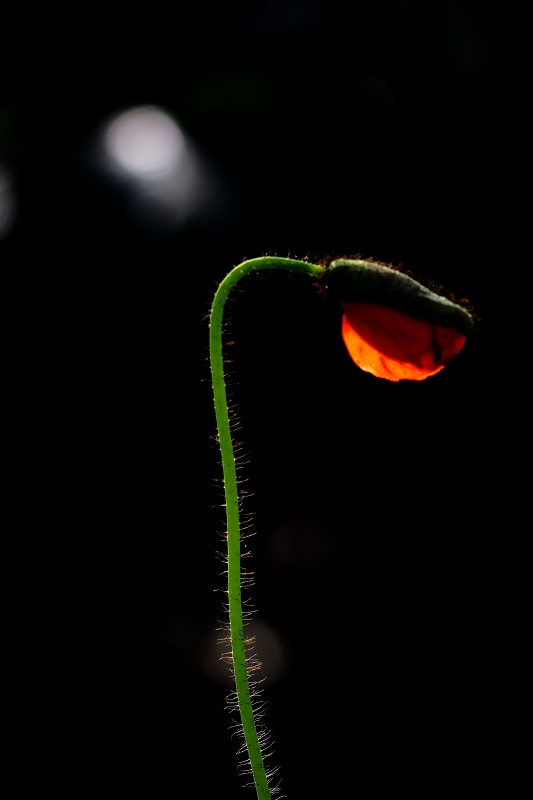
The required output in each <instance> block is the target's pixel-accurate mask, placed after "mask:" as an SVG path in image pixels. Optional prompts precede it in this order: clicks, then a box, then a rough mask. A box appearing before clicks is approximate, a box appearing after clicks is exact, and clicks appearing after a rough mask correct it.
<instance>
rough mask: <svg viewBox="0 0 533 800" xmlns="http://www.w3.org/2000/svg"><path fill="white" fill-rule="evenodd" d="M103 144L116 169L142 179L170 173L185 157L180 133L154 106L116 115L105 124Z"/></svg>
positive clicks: (183, 143)
mask: <svg viewBox="0 0 533 800" xmlns="http://www.w3.org/2000/svg"><path fill="white" fill-rule="evenodd" d="M104 142H105V149H106V151H107V154H108V155H109V156H110V158H111V159H112V160H113V161H114V162H115V163H116V164H117V165H118V166H120V167H121V168H122V169H123V170H125V171H126V172H128V173H130V174H131V175H134V176H136V177H138V178H144V179H150V178H152V177H153V178H160V177H163V176H164V175H168V174H170V173H172V172H173V171H174V170H175V169H176V168H177V167H178V165H179V163H180V161H181V160H182V158H183V156H184V154H185V138H184V136H183V134H182V132H181V130H180V129H179V127H178V126H177V125H176V123H175V122H174V120H173V119H172V117H170V116H169V115H168V114H166V113H165V112H164V111H162V110H161V109H159V108H157V107H156V106H138V107H136V108H131V109H129V110H128V111H124V112H123V113H122V114H119V115H118V116H117V117H115V118H114V119H113V120H111V122H110V123H109V124H108V126H107V129H106V131H105V134H104Z"/></svg>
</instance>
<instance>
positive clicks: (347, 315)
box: [342, 302, 465, 381]
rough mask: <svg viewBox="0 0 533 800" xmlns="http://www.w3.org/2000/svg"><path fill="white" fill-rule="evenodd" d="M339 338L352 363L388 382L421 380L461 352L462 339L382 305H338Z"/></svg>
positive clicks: (436, 326)
mask: <svg viewBox="0 0 533 800" xmlns="http://www.w3.org/2000/svg"><path fill="white" fill-rule="evenodd" d="M342 307H343V310H344V317H343V320H342V337H343V339H344V343H345V345H346V347H347V349H348V352H349V354H350V356H351V357H352V359H353V360H354V361H355V363H356V364H357V365H358V366H359V367H360V368H361V369H363V370H365V372H371V373H372V375H375V376H376V377H378V378H385V379H386V380H389V381H400V380H414V381H422V380H424V379H425V378H428V377H429V376H430V375H435V374H436V373H437V372H440V370H441V369H443V367H444V366H445V365H446V364H447V363H448V361H450V359H451V358H452V357H453V356H454V355H455V354H456V353H458V352H459V350H461V348H462V347H463V346H464V343H465V336H464V335H463V334H462V333H459V332H458V331H456V330H455V329H454V328H447V327H444V326H442V325H433V324H431V323H430V322H424V321H422V320H419V319H415V318H413V317H410V316H408V315H407V314H404V313H402V312H401V311H395V310H393V309H391V308H386V307H384V306H377V305H372V304H370V303H348V302H344V303H343V304H342Z"/></svg>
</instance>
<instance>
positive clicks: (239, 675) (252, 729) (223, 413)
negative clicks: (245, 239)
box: [209, 256, 325, 800]
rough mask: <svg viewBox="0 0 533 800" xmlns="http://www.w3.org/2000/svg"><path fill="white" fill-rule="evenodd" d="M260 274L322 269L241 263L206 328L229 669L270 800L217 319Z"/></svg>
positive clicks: (261, 785)
mask: <svg viewBox="0 0 533 800" xmlns="http://www.w3.org/2000/svg"><path fill="white" fill-rule="evenodd" d="M262 269H286V270H290V271H293V272H304V273H306V274H307V275H310V276H311V277H315V278H318V277H319V276H321V275H322V274H323V273H324V271H325V270H324V267H319V266H317V265H316V264H308V263H307V262H305V261H295V260H293V259H291V258H277V257H271V256H265V257H264V258H254V259H251V260H250V261H244V262H243V263H242V264H239V266H237V267H235V268H234V269H233V270H232V271H231V272H230V273H229V274H228V275H226V277H225V278H224V280H223V281H222V283H221V284H220V285H219V287H218V290H217V292H216V294H215V298H214V300H213V305H212V307H211V317H210V322H209V352H210V359H211V376H212V380H213V394H214V400H215V413H216V420H217V429H218V439H219V444H220V451H221V455H222V468H223V474H224V493H225V498H226V520H227V531H228V603H229V621H230V633H231V652H232V657H233V668H234V673H235V683H236V689H237V698H238V704H239V711H240V714H241V721H242V727H243V731H244V738H245V741H246V747H247V749H248V755H249V758H250V765H251V769H252V773H253V777H254V782H255V787H256V790H257V797H258V798H259V800H270V790H269V787H268V780H267V775H266V772H265V766H264V763H263V757H262V754H261V747H260V744H259V740H258V736H257V730H256V726H255V720H254V713H253V708H252V701H251V697H250V685H249V682H248V671H247V667H246V652H245V645H244V632H243V613H242V602H241V565H240V522H239V495H238V490H237V475H236V471H235V455H234V452H233V443H232V440H231V432H230V424H229V415H228V404H227V398H226V386H225V382H224V366H223V356H222V318H223V312H224V305H225V303H226V300H227V297H228V295H229V293H230V291H231V289H232V288H233V286H235V284H236V283H237V281H239V280H240V279H241V278H242V277H243V276H244V275H246V274H248V273H250V272H255V271H257V270H262Z"/></svg>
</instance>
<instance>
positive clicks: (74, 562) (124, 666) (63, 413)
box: [0, 0, 532, 800]
mask: <svg viewBox="0 0 533 800" xmlns="http://www.w3.org/2000/svg"><path fill="white" fill-rule="evenodd" d="M124 13H125V12H124ZM168 14H169V12H168V11H167V10H163V9H159V10H157V9H156V8H153V9H151V10H150V13H148V12H147V13H146V16H145V17H144V16H143V18H142V19H140V18H137V17H134V15H133V14H131V15H130V16H127V15H126V14H125V16H124V17H120V16H118V17H117V18H111V17H110V16H109V11H106V14H104V15H103V16H102V17H101V18H100V17H98V16H97V15H96V14H95V15H94V16H90V15H89V14H88V15H87V18H83V19H81V18H80V21H79V22H76V23H74V22H73V24H72V27H71V28H70V30H69V33H68V34H65V36H64V37H59V39H60V40H61V41H60V46H59V47H58V46H56V43H57V42H59V39H58V37H57V34H56V38H54V39H53V40H52V41H51V42H50V41H48V40H47V39H46V37H45V39H44V41H43V43H41V49H40V50H39V57H37V56H36V57H35V67H34V69H35V87H36V91H35V92H33V93H30V94H31V96H28V97H25V98H20V97H19V96H18V93H17V92H16V91H12V90H10V89H9V86H8V87H7V89H6V91H5V97H4V100H3V101H2V103H3V104H2V109H3V112H2V113H3V117H2V119H3V120H4V123H3V127H2V133H1V134H0V136H1V138H0V157H1V160H2V163H3V164H4V165H5V166H6V167H7V168H9V170H10V172H11V174H12V176H13V178H14V191H15V193H16V197H17V204H18V206H17V209H18V210H17V218H16V221H15V224H14V226H13V228H12V230H11V232H10V233H9V235H7V236H6V238H5V239H4V240H3V241H2V242H1V243H0V249H1V251H2V252H1V255H2V264H3V269H2V282H3V289H4V292H3V294H4V301H3V303H4V316H5V320H6V323H7V325H6V329H5V330H6V333H5V351H4V352H5V364H6V369H5V378H6V379H5V383H4V395H5V396H6V397H7V401H8V404H7V408H8V410H7V412H6V414H5V417H4V421H5V429H6V433H7V435H6V440H7V442H8V448H7V453H8V465H9V475H10V478H9V487H10V490H11V494H12V495H14V497H15V498H16V509H17V510H16V524H15V526H11V525H10V526H9V527H8V529H7V533H6V535H5V537H4V546H5V561H4V564H5V566H4V569H5V572H6V578H7V581H6V583H7V585H8V587H9V591H8V600H7V603H6V610H5V616H6V620H7V622H6V625H7V627H8V628H9V630H10V631H12V633H13V642H14V644H13V645H12V646H10V648H9V655H8V660H9V662H10V663H11V664H12V665H13V670H12V674H13V678H12V679H10V682H9V685H8V688H7V700H8V705H10V706H11V705H13V706H14V708H15V712H14V714H13V718H12V722H10V723H9V724H10V726H11V727H10V731H11V730H12V735H11V736H10V738H11V741H12V743H13V760H14V763H16V764H18V763H19V760H20V768H19V771H18V775H19V778H18V779H19V781H21V782H22V785H24V784H25V782H30V781H33V780H38V781H39V782H42V783H43V784H44V785H50V786H54V787H55V791H56V793H59V794H62V793H67V792H68V793H69V794H72V792H73V791H74V793H78V792H79V790H80V789H85V788H87V787H91V788H92V789H93V790H94V789H96V790H98V791H101V790H105V791H108V790H109V789H110V790H111V791H113V792H118V793H119V794H126V793H128V794H131V793H135V794H136V793H139V794H143V795H146V794H149V795H151V796H157V797H167V796H168V797H175V796H177V795H180V794H181V795H183V796H192V797H196V796H202V797H204V796H205V797H210V796H213V797H214V796H217V797H219V798H226V797H227V798H233V797H238V796H240V795H241V794H242V796H243V797H245V796H250V797H251V796H252V793H251V792H250V790H247V791H242V790H241V789H240V788H239V786H240V783H241V780H240V779H239V778H238V777H237V769H236V757H235V751H236V747H237V746H236V743H235V740H231V739H230V735H229V732H228V727H229V724H230V721H229V718H228V715H227V713H226V712H225V711H224V696H225V693H226V689H225V688H224V686H223V685H221V684H219V683H217V682H216V681H215V680H213V679H212V678H209V677H208V675H207V673H206V669H205V665H204V666H202V664H204V661H203V660H202V659H204V655H202V654H205V652H206V647H207V648H208V644H206V643H208V642H209V641H210V640H211V639H212V638H213V637H214V636H215V633H214V630H215V628H216V627H217V619H221V618H222V612H221V611H220V601H221V599H222V595H221V594H220V593H219V592H218V591H217V590H219V589H220V588H221V587H222V585H223V584H222V581H223V579H222V577H220V576H219V575H218V572H219V571H220V570H221V569H222V567H221V566H220V564H219V563H218V562H217V561H216V559H215V552H216V550H217V549H219V548H220V543H219V540H218V539H217V536H216V530H217V529H220V528H221V527H222V525H223V523H222V518H223V509H221V508H220V507H219V506H218V505H217V504H218V503H220V502H222V500H221V497H220V489H219V488H216V486H214V485H213V484H214V479H216V478H219V477H220V468H219V466H218V456H217V452H216V446H215V443H214V441H213V439H212V438H210V437H212V436H213V434H214V432H215V422H214V414H213V408H212V399H211V393H210V383H209V373H208V369H207V336H208V329H207V321H206V318H205V317H206V314H207V312H208V309H209V304H210V301H211V298H212V296H213V293H214V290H215V288H216V285H217V282H218V281H220V280H221V279H222V277H223V276H224V275H225V273H226V272H227V271H229V269H230V268H231V267H232V266H233V265H235V264H237V263H239V261H241V260H242V259H243V258H246V257H254V256H257V255H261V254H264V253H276V254H278V255H288V254H292V255H294V256H296V257H304V256H307V255H308V256H309V257H310V258H311V259H319V258H321V257H323V256H325V255H327V254H340V255H344V254H355V253H361V254H362V255H363V256H364V257H369V256H373V257H375V258H379V259H381V260H385V261H390V260H393V261H394V263H396V264H397V263H400V262H401V263H402V264H403V265H404V266H405V268H408V269H411V270H413V271H414V272H415V273H416V274H419V275H423V276H430V277H431V278H432V279H433V280H434V281H435V283H436V284H444V285H445V286H447V287H448V288H449V289H451V290H453V291H454V292H455V293H456V295H457V296H460V297H463V296H465V297H468V298H469V299H470V300H471V302H472V303H473V304H474V306H475V309H476V311H477V313H478V314H479V316H480V317H481V322H479V324H478V325H477V327H476V329H475V330H474V332H473V333H472V334H471V335H470V337H469V339H468V342H467V345H466V347H465V349H464V351H463V352H462V353H461V354H460V355H459V356H458V357H457V358H456V359H455V360H454V361H453V362H452V363H451V364H450V365H449V366H448V367H447V368H446V370H444V371H443V372H442V373H441V374H439V375H437V376H436V377H434V378H431V379H430V380H428V381H426V382H423V383H421V384H415V383H413V384H411V383H410V382H401V383H399V384H389V383H388V382H385V381H381V380H378V379H375V378H373V377H372V376H370V375H367V374H366V373H363V372H361V371H360V370H358V369H357V368H356V367H355V366H354V365H353V363H352V362H351V361H350V359H349V357H348V356H347V353H346V352H345V349H344V346H343V343H342V340H341V337H340V332H339V331H340V318H341V314H340V309H339V308H338V306H337V305H336V304H335V303H333V302H331V301H329V300H327V299H324V298H322V297H320V296H319V295H318V293H317V292H316V290H315V289H314V287H313V286H312V285H311V283H310V282H309V281H308V280H307V279H305V278H303V277H299V276H294V275H293V276H288V275H287V274H268V275H267V274H262V275H255V276H252V277H251V278H249V279H247V280H246V281H245V282H244V285H243V289H244V292H242V293H237V294H236V297H235V302H234V303H232V305H231V339H234V340H235V342H236V343H235V345H234V347H233V349H232V351H231V356H232V358H233V359H234V363H233V367H232V368H233V369H235V372H236V374H235V376H234V382H235V384H236V385H235V387H234V388H233V398H234V400H235V401H236V402H237V403H238V405H239V409H240V410H239V415H240V418H241V421H242V435H241V438H242V439H243V441H244V442H245V446H246V449H247V450H248V451H249V452H250V453H251V456H250V463H249V464H248V465H247V466H246V467H245V471H244V477H246V478H248V479H249V482H248V487H249V491H251V492H253V493H254V497H253V498H252V499H250V500H249V501H248V510H249V511H253V512H255V529H256V531H257V534H258V535H257V536H256V537H255V538H254V539H252V540H251V541H252V552H253V564H254V569H255V573H256V586H255V587H254V589H253V592H252V596H253V600H254V603H255V605H256V606H257V608H258V614H259V616H260V618H261V619H262V621H263V622H264V623H265V624H267V625H268V626H270V628H271V630H272V631H274V633H275V635H277V636H278V637H279V639H280V641H281V642H282V647H283V649H284V663H285V669H284V671H283V673H282V675H281V676H280V678H279V680H278V681H277V682H275V681H273V683H272V686H271V688H269V684H268V673H267V682H266V689H265V696H266V699H267V704H268V706H267V723H268V725H269V727H270V728H271V730H272V732H273V735H274V740H275V742H276V755H275V758H274V762H275V763H279V764H280V765H281V772H280V775H281V778H282V787H283V790H284V793H286V794H287V796H288V797H289V798H294V799H295V800H296V798H300V797H301V798H303V797H313V798H314V797H317V798H318V797H329V796H333V797H337V796H344V795H345V794H346V795H348V796H351V794H352V793H353V794H354V795H355V794H356V793H357V794H358V795H360V796H363V797H368V798H374V797H375V798H379V797H383V796H385V795H388V794H389V793H390V792H391V791H392V790H408V791H409V793H410V795H411V796H412V797H421V798H422V797H426V796H427V795H428V794H430V795H433V796H435V795H438V794H439V792H440V791H442V792H444V791H446V792H450V791H454V792H457V791H459V793H460V794H465V795H466V794H472V793H476V794H480V793H481V792H485V793H486V792H490V791H492V790H494V791H495V792H496V793H499V794H500V796H504V795H505V796H513V797H521V796H526V795H525V792H526V789H525V784H524V783H523V782H522V779H523V776H524V775H525V772H526V770H527V767H528V764H529V768H530V764H531V760H530V759H531V744H532V732H531V710H532V709H531V686H530V684H531V681H530V674H531V659H530V654H529V647H528V638H530V628H531V623H530V608H529V606H530V563H531V562H530V557H531V545H530V532H529V529H528V517H527V516H526V502H527V501H528V500H529V498H528V496H527V491H528V488H529V483H528V481H527V480H526V478H525V475H526V470H527V468H528V467H529V460H528V458H527V455H524V452H525V453H527V450H526V449H525V436H526V428H525V418H526V403H527V393H526V374H527V371H528V369H527V366H526V365H527V364H528V353H527V350H528V345H527V341H528V339H527V323H524V320H527V314H528V306H527V296H526V295H525V293H524V292H523V290H521V285H522V281H523V280H524V277H525V276H524V270H525V268H526V262H525V258H526V257H527V256H526V254H528V250H527V248H526V249H524V247H523V245H524V242H525V231H524V226H525V215H524V213H523V211H522V207H523V206H522V204H523V202H524V201H525V199H526V198H525V197H523V196H522V174H523V171H524V161H525V157H524V153H525V147H524V136H523V133H522V131H523V126H524V121H525V119H526V117H525V114H526V108H527V103H526V100H525V96H526V95H525V94H524V92H525V88H524V81H523V78H522V70H523V68H524V60H523V59H522V60H521V50H520V47H519V46H518V45H517V41H519V40H520V30H521V28H523V26H524V20H523V19H521V18H520V17H519V16H516V15H515V14H514V12H513V7H512V6H510V5H507V6H506V7H505V9H503V8H501V7H500V8H499V9H496V8H494V9H492V10H489V8H488V7H487V6H486V4H483V3H478V2H465V1H464V0H456V1H455V2H454V1H447V2H444V0H443V1H442V2H438V3H433V4H427V3H422V2H416V0H403V1H400V0H390V2H385V0H379V2H372V3H370V2H357V3H352V4H348V3H344V2H329V3H324V2H321V0H315V2H313V0H292V2H291V0H278V1H277V2H264V3H253V4H249V3H241V4H238V3H235V4H232V5H230V6H229V7H228V6H227V5H224V6H221V7H220V8H218V10H217V9H215V10H213V9H211V8H210V9H208V8H207V7H206V6H205V5H204V4H195V6H194V8H188V9H185V8H177V9H176V10H175V12H173V13H172V14H171V15H170V16H168ZM82 17H83V15H82ZM142 104H155V105H157V106H160V107H161V108H163V109H165V110H166V111H168V112H169V113H170V114H172V115H173V116H174V117H175V118H176V119H177V120H178V122H179V124H180V125H181V127H182V128H183V130H185V131H186V133H187V134H188V136H189V137H190V139H191V140H192V141H193V142H194V143H195V144H196V146H197V147H198V148H199V150H200V152H201V153H202V154H203V156H204V157H205V159H206V160H207V161H208V162H209V163H210V164H211V165H212V167H213V169H216V170H217V171H218V173H219V174H220V175H222V176H224V177H223V181H224V185H225V187H226V189H225V190H226V191H227V204H228V208H231V209H232V211H231V215H230V216H229V217H228V218H227V219H225V220H224V222H223V224H222V223H221V224H218V225H217V224H215V223H216V221H215V223H211V224H209V225H208V224H206V225H205V226H203V227H202V225H201V224H199V225H196V226H195V227H192V226H191V227H189V228H187V227H185V228H183V229H182V230H180V231H179V232H175V233H172V232H157V231H153V230H152V231H150V230H148V229H146V228H145V227H144V226H143V225H142V224H141V222H140V221H139V220H138V219H133V218H132V217H131V216H130V215H129V214H128V210H127V208H128V207H127V204H126V202H125V200H124V197H123V196H122V195H121V193H120V192H119V191H117V190H116V187H113V186H112V185H111V184H110V183H109V181H106V180H104V179H103V177H102V176H101V175H99V174H98V173H97V171H95V170H94V169H93V168H92V166H91V160H90V158H89V157H88V155H87V154H88V153H89V152H90V149H91V142H93V140H94V137H95V136H96V135H97V132H98V130H99V128H100V126H101V125H102V124H103V123H104V122H105V121H106V120H107V119H108V118H109V116H110V115H112V114H114V113H117V112H119V111H121V110H123V109H125V108H129V107H131V106H136V105H142ZM266 662H267V658H266V656H265V663H266ZM528 675H529V678H528V677H527V676H528ZM10 719H11V718H10ZM458 787H459V788H458ZM247 792H248V794H247ZM522 792H524V795H522Z"/></svg>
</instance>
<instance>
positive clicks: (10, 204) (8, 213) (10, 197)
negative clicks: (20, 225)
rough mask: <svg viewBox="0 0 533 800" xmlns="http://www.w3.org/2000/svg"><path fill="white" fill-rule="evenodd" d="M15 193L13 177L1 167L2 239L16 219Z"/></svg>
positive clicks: (0, 218) (0, 228)
mask: <svg viewBox="0 0 533 800" xmlns="http://www.w3.org/2000/svg"><path fill="white" fill-rule="evenodd" d="M15 205H16V204H15V195H14V193H13V189H12V186H11V179H10V177H9V175H8V174H7V172H5V171H4V170H3V169H2V167H0V239H3V238H4V237H5V236H7V234H8V233H9V231H10V230H11V227H12V225H13V222H14V219H15Z"/></svg>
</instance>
